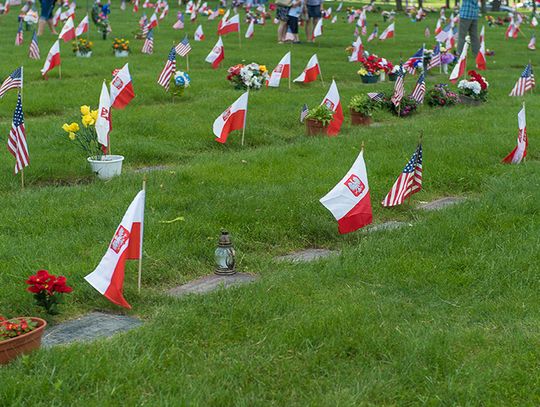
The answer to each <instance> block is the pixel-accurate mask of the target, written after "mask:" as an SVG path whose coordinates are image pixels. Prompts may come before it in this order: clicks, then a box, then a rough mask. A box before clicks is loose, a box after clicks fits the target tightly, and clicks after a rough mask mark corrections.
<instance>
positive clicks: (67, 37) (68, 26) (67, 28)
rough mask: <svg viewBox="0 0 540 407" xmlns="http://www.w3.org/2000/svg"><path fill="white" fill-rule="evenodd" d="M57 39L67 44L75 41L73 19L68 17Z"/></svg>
mask: <svg viewBox="0 0 540 407" xmlns="http://www.w3.org/2000/svg"><path fill="white" fill-rule="evenodd" d="M58 38H59V39H62V40H64V42H68V41H71V40H74V39H75V25H74V24H73V18H72V17H69V18H68V19H67V21H66V23H65V24H64V26H63V27H62V31H60V35H59V36H58Z"/></svg>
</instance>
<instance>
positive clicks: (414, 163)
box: [382, 143, 422, 207]
mask: <svg viewBox="0 0 540 407" xmlns="http://www.w3.org/2000/svg"><path fill="white" fill-rule="evenodd" d="M421 189H422V143H420V144H418V147H416V151H415V152H414V154H413V155H412V157H411V159H410V160H409V162H408V163H407V165H406V166H405V168H404V169H403V171H402V172H401V174H400V175H399V177H398V179H397V180H396V182H395V183H394V185H393V186H392V189H390V192H388V194H387V195H386V197H385V198H384V200H383V201H382V206H384V207H389V206H396V205H401V204H402V203H403V201H405V199H407V198H408V197H409V196H411V195H412V194H415V193H417V192H419V191H420V190H421Z"/></svg>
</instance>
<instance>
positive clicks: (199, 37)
mask: <svg viewBox="0 0 540 407" xmlns="http://www.w3.org/2000/svg"><path fill="white" fill-rule="evenodd" d="M193 36H194V40H195V41H204V39H205V36H204V31H203V29H202V25H200V24H199V26H198V27H197V29H196V30H195V34H193Z"/></svg>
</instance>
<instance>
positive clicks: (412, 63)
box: [403, 47, 424, 75]
mask: <svg viewBox="0 0 540 407" xmlns="http://www.w3.org/2000/svg"><path fill="white" fill-rule="evenodd" d="M423 60H424V47H422V48H420V49H419V50H418V51H416V52H415V53H414V55H413V56H412V57H410V58H409V59H408V60H407V61H405V63H404V64H403V67H404V68H405V70H406V71H407V72H408V73H410V74H411V75H414V73H415V72H416V67H417V66H418V65H419V64H420V63H422V62H423Z"/></svg>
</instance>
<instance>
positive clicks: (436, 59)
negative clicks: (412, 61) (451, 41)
mask: <svg viewBox="0 0 540 407" xmlns="http://www.w3.org/2000/svg"><path fill="white" fill-rule="evenodd" d="M440 65H441V44H439V43H437V45H435V48H433V54H431V60H430V61H429V64H428V66H427V68H426V70H427V71H429V70H430V69H431V68H435V67H436V66H440Z"/></svg>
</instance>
